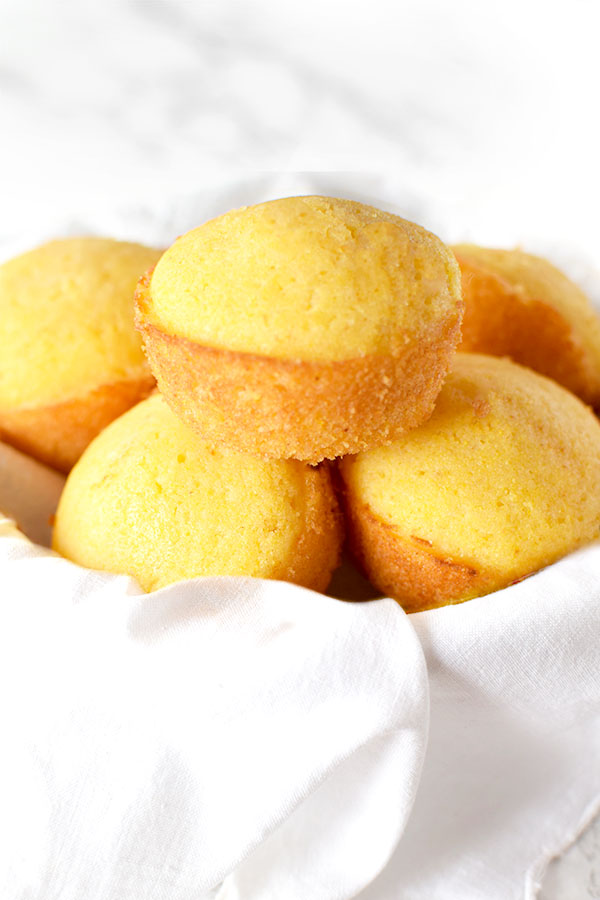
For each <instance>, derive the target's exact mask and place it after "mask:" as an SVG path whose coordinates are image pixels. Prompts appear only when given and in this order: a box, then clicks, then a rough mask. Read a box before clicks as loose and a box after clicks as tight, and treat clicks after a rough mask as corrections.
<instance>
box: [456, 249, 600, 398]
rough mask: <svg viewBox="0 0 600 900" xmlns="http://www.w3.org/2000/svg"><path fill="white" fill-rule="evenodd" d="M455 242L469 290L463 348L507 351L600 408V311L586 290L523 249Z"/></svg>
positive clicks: (503, 353) (501, 353)
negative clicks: (596, 309) (593, 305)
mask: <svg viewBox="0 0 600 900" xmlns="http://www.w3.org/2000/svg"><path fill="white" fill-rule="evenodd" d="M453 250H454V252H455V254H456V258H457V260H458V262H459V265H460V268H461V272H462V284H463V292H464V298H465V315H464V319H463V326H462V332H463V340H462V344H461V347H460V349H461V350H467V351H474V352H480V353H490V354H492V355H494V356H510V357H511V358H512V359H514V360H515V362H519V363H521V364H523V365H526V366H529V367H530V368H532V369H535V370H536V371H537V372H541V373H542V374H543V375H547V376H548V377H550V378H553V379H554V380H555V381H558V382H559V384H562V385H564V387H566V388H569V390H571V391H572V392H573V393H574V394H577V395H578V396H579V397H581V399H582V400H584V401H585V402H586V403H589V404H590V405H591V406H594V407H596V408H600V317H599V316H598V314H597V313H596V311H595V310H594V308H593V307H592V304H591V303H590V301H589V300H588V298H587V297H586V295H585V294H584V293H583V291H582V290H581V289H580V288H579V287H578V286H577V285H576V284H574V283H573V282H572V281H571V280H570V279H569V278H567V276H566V275H564V274H563V273H562V272H561V271H560V270H559V269H557V268H556V267H555V266H553V265H552V264H551V263H550V262H548V260H546V259H543V258H541V257H539V256H534V255H532V254H530V253H524V252H523V251H522V250H496V249H491V248H486V247H478V246H476V245H474V244H459V245H457V246H455V247H454V248H453Z"/></svg>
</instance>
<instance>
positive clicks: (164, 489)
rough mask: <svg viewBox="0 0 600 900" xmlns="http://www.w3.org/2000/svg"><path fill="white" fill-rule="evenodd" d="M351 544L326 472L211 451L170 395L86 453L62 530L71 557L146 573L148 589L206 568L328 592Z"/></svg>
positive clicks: (60, 518) (62, 513)
mask: <svg viewBox="0 0 600 900" xmlns="http://www.w3.org/2000/svg"><path fill="white" fill-rule="evenodd" d="M340 543H341V526H340V519H339V514H338V510H337V506H336V502H335V498H334V494H333V490H332V487H331V482H330V478H329V473H328V472H327V471H326V470H325V469H323V468H321V469H313V468H310V467H309V466H307V465H305V464H303V463H300V462H297V461H295V460H293V461H285V460H276V461H270V462H266V461H264V460H260V459H257V458H256V457H253V456H248V455H242V454H240V453H236V452H234V451H230V450H214V449H210V448H208V447H207V446H206V445H205V444H204V443H203V442H202V441H200V440H199V439H198V437H197V435H196V434H194V433H193V432H192V431H190V429H189V428H188V427H187V426H186V425H184V424H183V423H182V422H181V421H180V420H179V419H178V418H177V417H176V416H175V415H174V414H173V412H172V411H171V409H170V408H169V407H168V405H167V404H166V403H165V402H164V400H163V398H162V397H161V396H160V394H158V393H156V394H154V395H153V396H151V397H149V398H148V399H147V400H144V401H143V402H142V403H140V404H138V405H137V406H136V407H134V408H133V409H131V410H129V412H127V413H125V414H124V415H123V416H121V418H119V419H118V420H117V421H116V422H113V423H112V424H111V425H110V426H109V427H108V428H106V429H105V431H103V432H102V434H101V435H99V436H98V437H97V438H96V439H95V440H94V441H93V442H92V444H91V445H90V446H89V447H88V449H87V450H86V451H85V453H84V454H83V456H82V458H81V459H80V461H79V462H78V463H77V465H76V466H75V468H74V469H73V471H72V472H71V474H70V475H69V478H68V479H67V483H66V486H65V490H64V492H63V495H62V497H61V500H60V504H59V507H58V511H57V515H56V525H55V530H54V536H53V547H54V549H55V550H58V552H59V553H61V554H62V555H63V556H66V557H67V558H68V559H71V560H73V561H74V562H76V563H79V564H80V565H83V566H87V567H89V568H94V569H105V570H107V571H110V572H120V573H127V574H129V575H134V576H135V577H136V578H137V579H138V581H139V582H140V584H141V585H142V587H143V588H144V589H145V590H146V591H153V590H156V589H158V588H160V587H164V586H165V585H167V584H171V583H172V582H175V581H180V580H182V579H186V578H194V577H195V576H197V575H253V576H256V577H260V578H275V579H281V580H284V581H292V582H295V583H296V584H301V585H304V586H305V587H310V588H314V589H315V590H319V591H322V590H324V589H325V588H326V587H327V584H328V582H329V579H330V576H331V573H332V571H333V569H334V568H335V566H336V565H337V562H338V555H339V550H340Z"/></svg>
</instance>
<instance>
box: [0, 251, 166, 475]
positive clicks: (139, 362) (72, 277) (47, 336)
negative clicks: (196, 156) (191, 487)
mask: <svg viewBox="0 0 600 900" xmlns="http://www.w3.org/2000/svg"><path fill="white" fill-rule="evenodd" d="M159 256H160V251H158V250H155V249H153V248H150V247H144V246H142V245H140V244H131V243H126V242H121V241H113V240H107V239H103V238H93V237H86V238H66V239H63V240H56V241H51V242H49V243H47V244H44V245H42V246H40V247H37V248H36V249H34V250H31V251H29V252H28V253H24V254H23V255H21V256H18V257H16V258H14V259H11V260H9V261H8V262H6V263H4V264H3V265H2V266H0V348H1V353H0V359H1V362H0V436H1V437H2V438H3V439H4V440H7V441H8V442H10V443H13V444H15V445H16V446H17V447H19V448H20V449H23V450H25V451H26V452H28V453H30V454H32V455H33V456H37V457H38V458H39V459H41V460H42V461H44V462H47V463H49V464H50V465H52V466H55V467H56V468H60V469H63V470H65V471H66V470H68V469H69V468H70V467H71V466H72V465H73V463H74V462H75V461H76V460H77V459H78V458H79V456H80V455H81V453H82V452H83V449H84V448H85V446H87V444H88V443H89V442H90V440H91V439H92V438H93V437H94V436H95V434H97V433H98V432H99V431H100V430H101V429H102V428H103V427H104V426H105V425H106V424H108V422H110V421H112V419H114V418H115V417H116V416H118V415H120V414H121V413H122V412H123V411H124V410H125V409H127V408H128V407H129V406H131V405H132V404H133V403H135V402H137V400H139V399H141V397H143V396H145V395H146V394H147V393H148V392H149V390H151V389H152V386H153V384H154V379H153V377H152V375H151V372H150V370H149V368H148V364H147V362H146V360H145V357H144V354H143V351H142V345H141V340H140V337H139V335H138V334H137V332H136V331H135V328H134V324H133V293H134V290H135V285H136V282H137V280H138V278H139V276H140V274H141V273H142V272H143V271H144V270H145V269H147V268H148V266H150V265H153V264H154V263H155V262H156V260H157V259H158V258H159Z"/></svg>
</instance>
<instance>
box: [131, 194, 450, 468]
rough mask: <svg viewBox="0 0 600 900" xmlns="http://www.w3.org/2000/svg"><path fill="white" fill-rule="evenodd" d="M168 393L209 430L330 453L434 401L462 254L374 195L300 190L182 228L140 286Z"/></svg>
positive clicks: (387, 431) (150, 343)
mask: <svg viewBox="0 0 600 900" xmlns="http://www.w3.org/2000/svg"><path fill="white" fill-rule="evenodd" d="M137 303H138V319H137V321H138V327H139V328H140V330H141V331H142V334H143V336H144V342H145V347H146V351H147V353H148V357H149V360H150V363H151V366H152V369H153V371H154V373H155V375H156V376H157V380H158V382H159V385H160V388H161V390H162V392H163V393H164V395H165V396H166V397H167V399H168V401H169V402H170V403H171V405H172V406H173V408H174V410H175V411H176V412H177V413H178V414H179V415H181V416H182V417H183V418H184V419H185V421H186V422H188V424H190V425H191V426H192V427H193V428H195V429H196V430H197V431H198V433H199V434H201V436H202V437H203V438H205V439H206V440H209V441H213V442H216V443H224V444H226V445H228V446H232V447H234V448H236V449H238V450H245V451H248V452H251V453H257V454H259V455H263V456H266V457H271V458H287V457H295V458H298V459H305V460H307V461H310V462H317V461H319V460H321V459H323V458H324V457H329V458H333V457H336V456H339V455H341V454H343V453H349V452H355V451H357V450H359V449H365V448H366V447H368V446H372V445H373V444H382V443H385V442H386V441H388V440H391V439H392V438H393V437H394V436H395V435H397V434H399V433H402V432H403V431H404V430H406V429H407V428H410V427H414V426H415V425H416V424H418V423H419V422H421V421H423V419H425V418H426V417H427V416H428V415H429V414H430V413H431V410H432V408H433V402H434V400H435V397H436V395H437V393H438V391H439V389H440V387H441V383H442V381H443V378H444V375H445V374H446V371H447V369H448V367H449V364H450V359H451V356H452V353H453V351H454V347H455V345H456V343H457V341H458V339H459V328H460V318H461V312H462V299H461V294H460V279H459V272H458V268H457V266H456V262H455V260H454V257H453V255H452V253H451V252H450V251H449V250H448V249H447V248H446V247H445V246H444V244H442V242H441V241H440V240H439V239H438V238H436V237H435V236H434V235H432V234H430V233H429V232H427V231H426V230H425V229H423V228H421V227H419V226H418V225H414V224H413V223H411V222H407V221H405V220H403V219H401V218H399V217H398V216H394V215H391V214H390V213H386V212H383V211H381V210H378V209H375V208H373V207H370V206H365V205H363V204H361V203H355V202H352V201H349V200H339V199H335V198H329V197H290V198H285V199H282V200H274V201H271V202H269V203H263V204H260V205H258V206H254V207H248V208H243V209H239V210H233V211H232V212H229V213H227V214H226V215H223V216H220V217H219V218H217V219H213V220H212V221H210V222H207V223H206V224H205V225H202V226H201V227H199V228H196V229H194V230H193V231H191V232H189V233H188V234H186V235H184V236H183V237H181V238H179V239H178V240H177V241H176V242H175V244H173V246H172V247H171V248H169V249H168V250H167V251H166V253H165V254H164V255H163V257H162V258H161V259H160V261H159V263H158V264H157V266H156V268H155V270H154V272H153V273H152V275H151V277H150V276H148V277H147V278H146V279H145V280H144V281H143V282H142V284H141V285H140V288H139V290H138V294H137Z"/></svg>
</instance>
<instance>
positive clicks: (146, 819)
mask: <svg viewBox="0 0 600 900" xmlns="http://www.w3.org/2000/svg"><path fill="white" fill-rule="evenodd" d="M17 456H18V454H11V463H13V462H14V460H15V458H16V457H17ZM6 459H7V457H4V471H5V473H6ZM23 468H24V469H25V470H26V471H27V478H28V481H29V483H31V477H32V470H33V469H35V468H38V469H39V478H40V485H41V486H42V487H43V485H44V482H45V481H46V479H47V478H49V479H50V480H51V479H52V478H53V477H54V476H53V475H51V474H49V473H47V472H45V470H44V469H43V467H41V466H40V467H37V466H36V464H34V463H31V462H30V461H26V460H23ZM12 474H13V483H14V481H15V480H16V479H17V478H18V476H19V472H18V467H17V471H15V469H14V468H13V469H12ZM2 506H3V498H2V496H1V495H0V508H2ZM0 584H1V585H2V587H1V594H0V610H1V617H2V627H1V629H0V673H1V674H0V684H2V691H1V693H0V721H1V722H2V742H1V745H0V798H1V802H0V847H1V852H0V896H1V897H3V898H7V900H9V898H10V900H13V898H14V900H17V898H18V900H25V898H34V897H35V898H40V900H42V898H43V900H55V898H56V900H59V898H60V900H81V898H82V897H85V898H86V900H129V898H131V900H146V898H147V900H155V898H156V900H167V898H168V900H199V898H201V897H203V896H204V895H205V893H206V892H208V891H209V890H210V889H211V888H215V887H218V886H219V885H220V884H221V882H222V886H221V888H220V890H219V892H218V894H217V896H218V897H227V898H234V897H235V898H237V897H239V898H247V897H256V898H271V897H280V898H282V897H285V898H286V900H287V898H289V900H296V898H298V900H305V898H306V897H310V898H311V900H312V898H340V900H342V898H349V897H353V896H355V895H356V893H357V892H358V891H359V890H360V889H361V888H363V887H364V886H365V885H366V884H367V883H368V882H369V881H370V880H371V879H372V878H373V877H374V876H375V875H376V874H377V872H378V871H379V870H380V869H381V868H382V867H383V866H384V865H385V863H386V862H387V860H388V858H389V856H390V854H391V853H392V851H393V849H394V846H395V844H396V842H397V840H398V838H399V836H400V834H401V832H402V829H403V827H404V825H405V823H406V820H407V818H408V815H409V813H410V809H411V807H412V803H413V799H414V795H415V791H416V788H417V784H418V779H419V774H420V770H421V765H422V760H423V757H424V752H425V745H426V732H427V723H428V696H427V677H426V671H425V665H424V660H423V654H422V651H421V648H420V646H419V642H418V641H417V639H416V636H415V633H414V631H413V629H412V628H411V626H410V624H409V621H408V617H407V616H405V615H404V613H403V612H402V611H401V610H400V609H399V607H398V606H397V604H395V603H394V602H393V601H391V600H379V601H375V602H374V603H372V604H369V605H366V604H353V603H343V602H340V601H337V600H334V599H331V598H329V597H324V596H322V595H320V594H316V593H314V592H312V591H307V590H304V589H302V588H299V587H296V586H293V585H288V584H282V583H279V582H264V581H259V580H255V579H242V578H207V579H198V580H195V581H189V582H185V583H181V584H179V585H176V586H173V587H170V588H166V589H163V590H161V591H158V592H156V593H153V594H151V595H146V594H144V593H143V591H142V590H141V589H140V588H139V586H138V585H137V584H136V582H135V581H133V579H130V578H127V577H123V576H114V575H108V574H104V573H99V572H91V571H88V570H85V569H82V568H80V567H78V566H75V565H73V564H71V563H69V562H67V561H66V560H63V559H60V558H59V557H58V556H56V555H55V554H52V553H50V551H48V550H45V549H43V548H41V547H37V546H35V545H33V544H32V543H30V542H29V541H28V540H27V539H26V538H25V537H23V536H22V535H21V534H20V533H19V532H18V531H17V530H16V528H15V527H14V525H13V524H12V523H11V521H10V520H9V519H7V518H2V519H0Z"/></svg>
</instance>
